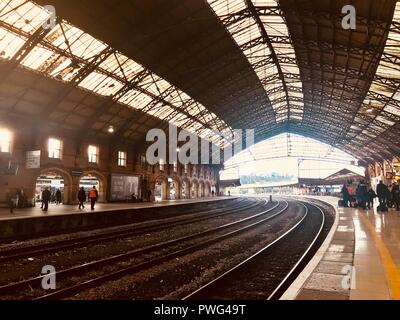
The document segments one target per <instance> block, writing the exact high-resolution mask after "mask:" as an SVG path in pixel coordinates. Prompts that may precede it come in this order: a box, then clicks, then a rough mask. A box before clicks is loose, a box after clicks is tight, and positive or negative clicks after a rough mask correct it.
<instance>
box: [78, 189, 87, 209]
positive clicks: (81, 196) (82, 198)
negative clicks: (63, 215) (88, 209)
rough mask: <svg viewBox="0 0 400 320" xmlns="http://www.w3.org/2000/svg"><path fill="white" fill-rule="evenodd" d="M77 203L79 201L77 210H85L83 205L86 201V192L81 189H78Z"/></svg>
mask: <svg viewBox="0 0 400 320" xmlns="http://www.w3.org/2000/svg"><path fill="white" fill-rule="evenodd" d="M78 201H79V209H81V208H82V209H85V205H84V204H83V203H84V202H85V201H86V192H85V189H84V188H83V187H81V188H80V189H79V192H78Z"/></svg>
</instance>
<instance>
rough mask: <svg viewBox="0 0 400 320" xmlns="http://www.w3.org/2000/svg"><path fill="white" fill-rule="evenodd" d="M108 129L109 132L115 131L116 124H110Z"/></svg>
mask: <svg viewBox="0 0 400 320" xmlns="http://www.w3.org/2000/svg"><path fill="white" fill-rule="evenodd" d="M107 131H108V133H114V131H115V129H114V126H109V127H108V129H107Z"/></svg>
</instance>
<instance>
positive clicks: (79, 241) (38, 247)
mask: <svg viewBox="0 0 400 320" xmlns="http://www.w3.org/2000/svg"><path fill="white" fill-rule="evenodd" d="M238 202H239V204H240V203H242V205H240V206H237V207H235V208H234V209H231V208H224V207H223V208H217V209H214V210H210V209H206V210H203V211H200V212H197V214H195V216H193V217H189V218H188V217H186V216H187V214H185V215H180V216H178V217H173V218H168V219H163V221H159V222H152V223H151V224H150V225H149V224H148V223H146V224H145V225H143V224H132V225H130V226H124V227H123V228H119V229H118V230H112V231H105V232H101V233H98V234H94V235H89V236H80V237H76V238H72V239H66V240H59V241H51V242H47V243H41V244H35V245H30V246H24V247H17V248H10V249H4V250H0V263H5V262H10V261H11V260H16V259H22V258H26V257H34V256H38V255H41V254H47V253H52V252H57V251H61V250H67V249H72V248H74V247H77V246H79V247H82V246H89V245H91V244H97V243H100V242H107V241H113V240H116V239H120V238H124V237H130V236H135V235H141V234H146V233H149V232H157V231H161V230H163V229H165V228H172V227H176V226H182V225H187V224H190V223H195V222H200V221H204V220H207V219H212V218H218V217H223V216H226V215H231V214H235V213H238V212H241V211H244V210H250V209H254V208H256V207H257V206H260V205H261V204H262V203H263V202H264V201H238ZM190 214H193V213H190Z"/></svg>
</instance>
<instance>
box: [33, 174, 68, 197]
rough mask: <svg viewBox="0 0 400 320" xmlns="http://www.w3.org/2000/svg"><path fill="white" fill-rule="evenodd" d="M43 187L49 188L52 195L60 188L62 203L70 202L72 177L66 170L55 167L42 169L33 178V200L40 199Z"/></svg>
mask: <svg viewBox="0 0 400 320" xmlns="http://www.w3.org/2000/svg"><path fill="white" fill-rule="evenodd" d="M45 188H47V189H48V190H50V192H51V194H52V195H53V194H54V195H55V193H56V191H57V190H60V191H61V194H62V198H61V199H62V203H63V204H70V203H71V192H72V190H71V188H72V177H71V175H70V174H69V173H68V172H67V171H66V170H63V169H60V168H56V167H52V168H46V169H42V170H41V171H40V172H39V175H38V176H37V177H36V180H35V187H34V197H35V201H41V200H42V192H43V190H44V189H45Z"/></svg>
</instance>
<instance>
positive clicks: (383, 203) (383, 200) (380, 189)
mask: <svg viewBox="0 0 400 320" xmlns="http://www.w3.org/2000/svg"><path fill="white" fill-rule="evenodd" d="M376 194H377V195H378V199H379V206H378V211H387V210H388V209H387V197H388V194H389V189H388V187H387V186H386V185H385V184H384V183H383V181H382V180H381V181H379V183H378V185H377V186H376Z"/></svg>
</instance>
